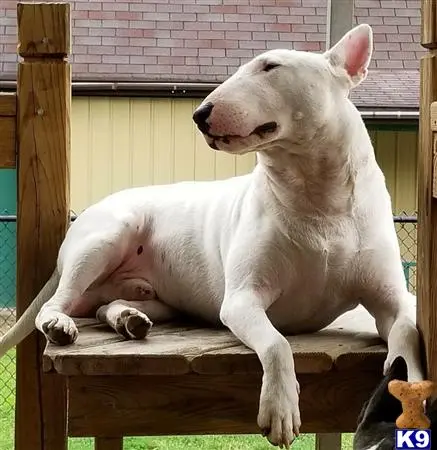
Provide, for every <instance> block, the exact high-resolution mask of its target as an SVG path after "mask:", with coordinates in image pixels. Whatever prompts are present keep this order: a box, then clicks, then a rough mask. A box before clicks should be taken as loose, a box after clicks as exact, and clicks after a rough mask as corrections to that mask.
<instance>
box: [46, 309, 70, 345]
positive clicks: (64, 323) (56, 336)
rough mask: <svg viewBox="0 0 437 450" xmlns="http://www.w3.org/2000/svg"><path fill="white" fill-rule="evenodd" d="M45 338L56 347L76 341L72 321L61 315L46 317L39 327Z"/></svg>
mask: <svg viewBox="0 0 437 450" xmlns="http://www.w3.org/2000/svg"><path fill="white" fill-rule="evenodd" d="M41 328H42V331H43V333H44V334H45V336H46V338H47V339H48V340H49V341H50V342H51V343H52V344H56V345H69V344H72V343H73V342H75V341H76V339H77V336H78V331H77V327H76V324H75V323H74V321H73V320H72V319H71V318H70V317H68V316H67V315H65V314H63V313H59V312H58V313H56V314H54V315H53V317H48V318H47V319H46V320H44V322H42V325H41Z"/></svg>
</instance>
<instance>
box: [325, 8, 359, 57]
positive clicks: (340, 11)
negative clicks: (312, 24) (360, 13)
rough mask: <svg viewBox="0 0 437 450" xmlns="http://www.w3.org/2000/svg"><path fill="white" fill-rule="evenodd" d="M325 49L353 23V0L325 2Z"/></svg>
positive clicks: (337, 39) (334, 42) (339, 37)
mask: <svg viewBox="0 0 437 450" xmlns="http://www.w3.org/2000/svg"><path fill="white" fill-rule="evenodd" d="M326 6H327V8H326V10H327V15H326V49H329V48H331V47H332V46H333V45H334V44H336V43H337V42H338V41H339V40H340V39H341V38H342V37H343V36H344V35H345V34H346V32H348V31H349V30H350V29H351V28H352V27H353V23H354V0H342V1H338V0H327V5H326Z"/></svg>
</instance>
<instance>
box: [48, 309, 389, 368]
mask: <svg viewBox="0 0 437 450" xmlns="http://www.w3.org/2000/svg"><path fill="white" fill-rule="evenodd" d="M76 322H77V323H78V325H79V328H80V329H79V338H78V340H77V341H76V343H75V344H74V345H71V346H68V347H59V346H55V345H51V344H48V345H47V347H46V350H45V352H44V367H45V370H55V371H56V372H58V373H60V374H63V375H70V376H72V375H113V374H117V375H176V374H179V375H182V374H186V373H189V372H195V373H199V374H211V375H218V374H223V375H225V374H237V373H240V374H244V373H247V374H249V373H255V374H258V373H260V372H261V365H260V362H259V360H258V357H257V356H256V354H255V353H254V352H253V351H252V350H250V349H249V348H248V347H246V346H244V345H242V344H241V343H240V341H238V339H237V338H236V337H235V336H234V335H232V334H231V333H230V332H229V331H228V330H227V329H207V328H198V327H196V326H195V325H177V324H173V325H157V326H155V327H154V328H152V331H151V333H150V335H149V336H148V337H147V339H146V340H145V341H124V340H123V339H122V338H120V337H119V336H117V335H116V334H115V332H114V331H113V330H111V329H110V328H109V327H107V326H105V325H98V324H96V321H94V320H91V319H88V320H83V319H82V320H76ZM288 340H289V342H290V345H291V347H292V349H293V353H294V359H295V367H296V371H297V372H298V373H322V372H327V371H329V370H331V369H332V367H333V366H334V365H335V366H336V367H338V368H341V369H342V370H343V369H347V370H351V369H354V368H357V367H363V366H367V367H370V368H378V367H382V364H383V361H384V359H385V356H386V346H385V344H384V343H383V342H382V341H381V339H380V338H379V337H378V335H377V331H376V328H375V325H374V321H373V319H372V318H371V316H370V315H369V314H368V313H367V311H365V310H364V308H362V307H359V308H357V309H356V310H355V311H350V312H348V313H346V314H344V315H343V316H342V317H340V318H339V319H337V320H336V321H335V322H334V323H333V324H331V325H330V326H329V327H327V328H326V329H324V330H322V331H320V332H318V333H313V334H307V335H298V336H290V337H288Z"/></svg>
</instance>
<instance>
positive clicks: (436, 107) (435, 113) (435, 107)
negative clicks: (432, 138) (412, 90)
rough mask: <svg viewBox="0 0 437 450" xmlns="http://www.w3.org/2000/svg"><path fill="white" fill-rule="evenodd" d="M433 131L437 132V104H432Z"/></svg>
mask: <svg viewBox="0 0 437 450" xmlns="http://www.w3.org/2000/svg"><path fill="white" fill-rule="evenodd" d="M430 111H431V112H430V114H431V131H437V102H432V103H431V110H430Z"/></svg>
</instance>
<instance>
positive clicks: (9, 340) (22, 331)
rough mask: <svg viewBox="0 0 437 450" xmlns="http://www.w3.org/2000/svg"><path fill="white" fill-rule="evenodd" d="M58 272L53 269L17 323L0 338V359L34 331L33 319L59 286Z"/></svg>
mask: <svg viewBox="0 0 437 450" xmlns="http://www.w3.org/2000/svg"><path fill="white" fill-rule="evenodd" d="M59 278H60V276H59V272H58V270H57V269H55V270H54V271H53V273H52V275H51V276H50V278H49V280H48V281H47V283H46V284H45V285H44V286H43V288H42V289H41V291H40V292H39V294H38V295H37V296H36V297H35V299H34V300H33V302H32V303H31V304H30V305H29V307H28V308H27V309H26V311H24V313H23V315H22V316H21V317H20V318H19V319H18V321H17V323H15V324H14V326H13V327H12V328H11V329H10V330H8V332H7V333H6V334H5V335H4V336H2V337H0V358H1V357H2V356H3V355H4V354H5V353H6V352H7V351H8V350H9V349H10V348H12V347H15V346H16V345H17V344H19V343H20V342H21V341H22V340H23V339H24V338H26V337H27V336H28V335H29V334H30V333H32V331H33V330H34V329H35V319H36V316H37V315H38V312H39V310H40V309H41V307H42V305H44V303H46V302H47V301H48V300H49V299H50V298H51V297H52V296H53V294H54V293H55V291H56V288H57V287H58V284H59Z"/></svg>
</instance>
